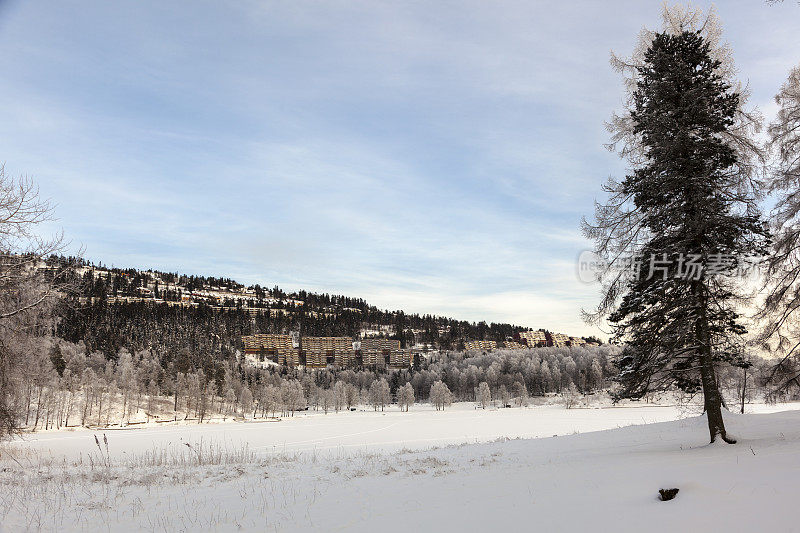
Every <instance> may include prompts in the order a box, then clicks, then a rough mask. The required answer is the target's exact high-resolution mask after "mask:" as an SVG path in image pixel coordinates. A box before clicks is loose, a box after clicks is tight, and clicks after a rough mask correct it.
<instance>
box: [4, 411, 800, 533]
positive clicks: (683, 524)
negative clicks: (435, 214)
mask: <svg viewBox="0 0 800 533" xmlns="http://www.w3.org/2000/svg"><path fill="white" fill-rule="evenodd" d="M750 407H751V410H753V411H758V412H762V413H763V412H766V411H770V410H781V409H787V408H793V407H797V406H796V405H795V404H792V405H786V404H783V405H778V406H774V407H766V406H750ZM687 416H688V418H686V417H687ZM726 418H727V420H728V425H729V430H730V432H731V433H732V434H734V435H736V436H737V437H738V438H739V439H740V442H739V444H737V445H735V446H726V445H714V446H708V445H707V439H708V433H707V428H706V424H705V419H704V418H703V417H698V416H693V413H691V412H687V411H686V410H685V409H682V408H677V407H655V406H642V407H626V408H603V409H571V410H566V409H563V408H561V407H554V406H547V407H536V408H529V409H502V410H496V411H475V410H474V409H473V408H472V406H471V405H466V404H464V405H459V406H454V408H453V409H449V410H447V411H444V412H436V411H433V410H431V409H429V408H427V406H417V408H416V410H412V411H411V412H410V413H400V412H397V411H391V412H387V413H385V414H381V413H374V412H371V411H370V412H347V413H339V414H336V415H335V414H328V415H323V414H310V415H307V416H300V417H295V418H294V419H293V420H292V419H289V420H284V421H281V422H263V423H223V424H208V425H203V426H175V427H159V428H146V429H136V430H126V431H106V432H105V435H106V436H107V438H108V446H107V447H106V445H105V442H104V441H103V432H92V431H85V430H76V431H55V432H50V433H42V434H36V435H30V436H28V437H27V438H26V440H25V441H24V442H17V443H15V444H13V445H11V446H10V448H9V447H7V448H6V450H5V451H6V452H8V451H13V453H14V456H15V459H14V460H11V459H9V457H8V453H3V454H2V455H1V456H0V485H2V486H3V491H1V492H2V493H0V524H2V526H0V530H2V531H3V532H12V531H13V532H16V531H26V530H47V531H82V530H92V531H216V530H220V531H242V530H243V531H373V530H376V529H379V530H381V531H403V532H407V531H480V530H483V529H490V528H491V529H494V528H498V527H499V528H507V529H514V530H516V529H523V530H536V531H578V530H592V531H609V530H614V531H643V530H649V531H697V530H702V529H708V530H729V531H747V530H767V531H793V530H798V526H797V523H796V519H794V517H793V513H792V512H791V509H792V508H793V505H794V503H793V502H794V500H795V499H796V492H797V490H796V488H797V479H798V477H800V411H786V412H782V413H775V414H748V415H744V416H741V415H733V414H731V415H726ZM665 420H673V421H669V422H662V423H653V422H659V421H665ZM643 422H646V423H647V424H645V425H643ZM632 424H639V425H634V426H631V425H632ZM628 426H629V427H628ZM614 428H621V429H614ZM604 429H610V430H609V431H600V430H604ZM574 433H580V434H574ZM554 434H559V435H564V436H560V437H557V438H535V439H532V440H526V439H520V440H505V438H509V439H515V438H516V437H551V436H552V435H554ZM95 435H98V437H99V439H98V442H99V446H98V444H97V443H95V440H94V436H95ZM498 438H499V439H498ZM475 441H496V442H485V443H478V444H476V443H475ZM187 442H188V443H190V444H192V446H191V447H189V446H185V443H187ZM454 443H457V444H455V445H450V446H448V444H454ZM465 443H466V444H465ZM245 444H246V445H247V448H245ZM435 446H439V448H437V449H431V448H433V447H435ZM245 449H249V451H244V450H245ZM673 486H674V487H678V488H680V490H681V492H680V493H679V495H678V498H676V499H675V500H674V501H672V502H659V501H658V500H657V499H656V496H657V491H658V489H659V488H669V487H673Z"/></svg>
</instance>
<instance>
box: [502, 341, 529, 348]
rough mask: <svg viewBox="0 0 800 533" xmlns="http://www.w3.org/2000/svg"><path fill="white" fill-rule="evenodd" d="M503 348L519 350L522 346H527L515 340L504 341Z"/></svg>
mask: <svg viewBox="0 0 800 533" xmlns="http://www.w3.org/2000/svg"><path fill="white" fill-rule="evenodd" d="M503 348H507V349H509V350H521V349H523V348H527V346H526V345H524V344H520V343H519V342H516V341H505V342H504V343H503Z"/></svg>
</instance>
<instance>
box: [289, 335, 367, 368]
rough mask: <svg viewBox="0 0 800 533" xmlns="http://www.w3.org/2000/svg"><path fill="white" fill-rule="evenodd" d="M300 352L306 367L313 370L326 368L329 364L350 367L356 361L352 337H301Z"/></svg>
mask: <svg viewBox="0 0 800 533" xmlns="http://www.w3.org/2000/svg"><path fill="white" fill-rule="evenodd" d="M300 350H301V354H302V355H304V356H305V361H306V366H307V367H311V368H324V367H326V366H328V365H329V364H332V365H338V366H350V365H353V364H355V360H356V351H355V350H354V349H353V339H351V338H350V337H301V338H300Z"/></svg>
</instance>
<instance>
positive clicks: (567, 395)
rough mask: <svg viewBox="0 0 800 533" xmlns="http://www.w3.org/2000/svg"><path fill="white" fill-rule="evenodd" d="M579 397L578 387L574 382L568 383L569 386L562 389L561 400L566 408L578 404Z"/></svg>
mask: <svg viewBox="0 0 800 533" xmlns="http://www.w3.org/2000/svg"><path fill="white" fill-rule="evenodd" d="M579 399H580V393H579V392H578V388H577V387H576V386H575V384H574V383H570V384H569V386H568V387H567V388H566V389H564V392H563V393H562V394H561V401H562V403H563V404H564V407H566V408H567V409H572V408H573V407H575V406H576V405H578V400H579Z"/></svg>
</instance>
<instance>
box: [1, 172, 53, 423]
mask: <svg viewBox="0 0 800 533" xmlns="http://www.w3.org/2000/svg"><path fill="white" fill-rule="evenodd" d="M51 214H52V208H51V206H50V204H48V203H47V202H46V201H44V200H42V199H40V198H39V192H38V189H37V188H36V186H35V185H34V183H33V182H32V181H31V180H30V179H28V178H25V177H20V178H13V177H11V176H9V175H8V174H6V171H5V167H3V166H0V439H2V438H4V437H6V436H8V435H10V434H12V433H14V432H16V431H18V430H19V429H20V427H21V424H22V421H23V420H24V418H25V416H26V413H25V412H24V407H25V402H24V396H25V390H24V389H25V387H24V383H25V381H26V379H25V373H26V370H27V361H28V354H27V353H26V344H27V341H28V338H29V337H30V336H31V335H32V334H33V333H34V332H35V331H36V329H37V328H38V327H40V326H42V325H44V324H45V323H46V322H47V321H48V320H49V318H50V316H52V310H53V305H54V304H55V302H56V301H57V299H58V292H59V289H61V290H64V289H66V287H58V286H57V285H56V284H54V283H53V281H52V280H53V279H58V277H59V276H61V275H62V274H63V272H62V271H61V269H60V268H59V269H58V272H54V273H53V274H55V275H54V276H48V277H45V276H44V273H43V271H42V270H41V268H40V267H43V266H45V264H46V259H47V258H48V257H49V256H50V255H51V254H53V253H57V252H58V251H59V250H60V249H61V239H60V238H55V239H52V240H50V241H47V240H44V239H42V238H41V237H40V236H39V232H40V231H41V228H40V225H41V224H42V223H43V222H45V221H47V220H49V219H51V218H52V217H51Z"/></svg>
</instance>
